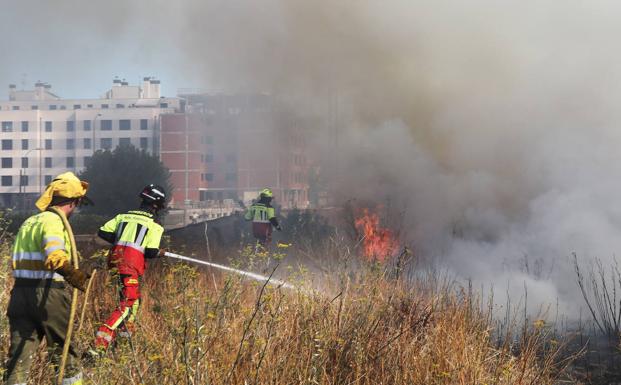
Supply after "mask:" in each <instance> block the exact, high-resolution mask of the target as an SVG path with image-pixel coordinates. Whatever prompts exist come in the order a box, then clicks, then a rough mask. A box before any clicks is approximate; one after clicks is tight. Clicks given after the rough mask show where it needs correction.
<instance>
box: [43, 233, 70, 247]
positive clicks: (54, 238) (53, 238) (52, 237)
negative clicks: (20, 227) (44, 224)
mask: <svg viewBox="0 0 621 385" xmlns="http://www.w3.org/2000/svg"><path fill="white" fill-rule="evenodd" d="M52 241H55V242H58V243H60V244H61V245H63V246H64V245H65V240H64V239H62V238H61V237H57V236H55V235H48V236H47V237H43V240H42V241H41V247H45V245H47V244H48V243H50V242H52Z"/></svg>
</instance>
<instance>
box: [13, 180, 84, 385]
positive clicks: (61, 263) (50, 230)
mask: <svg viewBox="0 0 621 385" xmlns="http://www.w3.org/2000/svg"><path fill="white" fill-rule="evenodd" d="M87 190H88V183H87V182H84V181H80V180H79V179H78V178H77V177H76V176H75V175H74V174H73V173H71V172H66V173H64V174H60V175H58V176H57V177H56V178H54V180H52V182H50V184H49V185H47V187H46V188H45V191H44V192H43V194H42V195H41V197H40V198H39V199H38V200H37V202H36V206H37V208H38V209H39V210H40V211H41V212H40V213H38V214H36V215H33V216H31V217H30V218H28V219H26V220H25V221H24V223H23V224H22V226H21V227H20V228H19V232H18V233H17V236H16V238H15V245H14V247H13V277H14V278H15V283H14V285H13V290H12V291H11V298H10V300H9V305H8V309H7V317H8V319H9V327H10V335H11V337H10V339H11V342H10V347H9V355H8V360H7V366H6V372H5V380H6V383H7V384H26V382H27V379H28V372H29V370H30V366H31V364H32V360H33V358H34V357H35V356H36V352H37V348H38V347H39V344H40V342H41V340H42V339H44V338H45V340H46V342H47V347H48V352H49V357H50V359H51V361H52V363H53V364H54V367H55V369H56V370H57V369H58V364H59V363H60V356H61V354H62V349H63V345H64V343H65V337H66V333H67V325H68V324H69V313H70V307H71V295H70V292H69V291H67V290H65V287H66V285H65V283H69V284H70V285H71V286H73V287H76V288H78V289H80V290H82V291H84V287H85V285H86V283H87V281H88V277H89V274H88V273H86V272H84V271H82V270H79V269H76V268H74V267H73V266H72V264H71V257H70V255H71V242H70V234H69V231H70V229H66V228H65V227H64V226H63V220H62V218H61V216H60V215H64V216H66V217H67V218H68V217H70V216H71V214H72V213H73V212H74V211H75V210H76V207H78V206H79V205H80V204H82V203H87V202H90V200H89V199H88V198H87V197H86V191H87ZM90 203H92V202H90ZM51 207H54V208H56V209H57V210H59V211H60V214H59V213H56V212H53V211H50V210H51V209H50V208H51ZM64 373H65V376H64V378H63V381H62V383H63V384H65V385H70V384H82V383H83V382H82V373H81V371H80V369H79V366H78V358H77V355H76V351H75V350H74V348H73V346H71V345H70V348H69V355H68V357H67V365H66V368H65V372H64Z"/></svg>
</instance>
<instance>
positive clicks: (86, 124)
mask: <svg viewBox="0 0 621 385" xmlns="http://www.w3.org/2000/svg"><path fill="white" fill-rule="evenodd" d="M90 130H91V121H90V120H85V121H84V131H90Z"/></svg>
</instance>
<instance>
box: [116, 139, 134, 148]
mask: <svg viewBox="0 0 621 385" xmlns="http://www.w3.org/2000/svg"><path fill="white" fill-rule="evenodd" d="M130 144H132V141H131V140H130V139H129V138H119V146H129V145H130Z"/></svg>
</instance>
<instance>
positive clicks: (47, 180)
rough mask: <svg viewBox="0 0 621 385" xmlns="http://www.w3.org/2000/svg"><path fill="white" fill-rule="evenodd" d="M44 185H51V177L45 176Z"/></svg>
mask: <svg viewBox="0 0 621 385" xmlns="http://www.w3.org/2000/svg"><path fill="white" fill-rule="evenodd" d="M44 183H45V184H46V185H48V184H50V183H52V176H51V175H46V176H45V182H44Z"/></svg>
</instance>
